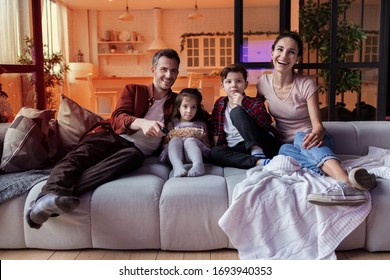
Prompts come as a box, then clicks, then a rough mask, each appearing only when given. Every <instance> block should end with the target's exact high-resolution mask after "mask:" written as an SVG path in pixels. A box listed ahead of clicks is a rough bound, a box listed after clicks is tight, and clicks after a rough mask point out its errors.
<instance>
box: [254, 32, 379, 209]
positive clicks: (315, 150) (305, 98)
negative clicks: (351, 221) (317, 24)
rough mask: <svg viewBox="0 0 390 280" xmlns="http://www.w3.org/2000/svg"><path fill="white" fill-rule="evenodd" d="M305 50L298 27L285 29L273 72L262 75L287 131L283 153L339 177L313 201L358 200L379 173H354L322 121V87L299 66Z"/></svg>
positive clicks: (262, 87) (261, 89) (261, 85)
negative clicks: (340, 156) (339, 155)
mask: <svg viewBox="0 0 390 280" xmlns="http://www.w3.org/2000/svg"><path fill="white" fill-rule="evenodd" d="M302 52H303V43H302V40H301V38H300V36H299V35H298V33H296V32H284V33H281V34H280V35H279V36H278V38H277V39H276V40H275V42H274V44H273V45H272V53H271V55H272V64H273V67H274V70H273V74H266V75H262V76H261V77H260V78H259V80H258V82H257V91H258V93H259V94H260V95H264V97H265V98H266V100H267V102H268V108H269V110H270V113H271V115H272V116H273V117H274V118H275V121H276V127H277V129H278V131H279V132H280V133H281V135H282V137H283V142H284V143H286V144H284V145H282V147H281V148H280V150H279V154H281V155H286V156H291V157H293V158H295V159H296V160H297V161H298V162H299V163H300V164H301V165H302V167H305V168H308V169H311V170H312V171H314V172H316V173H319V174H321V175H325V174H327V175H329V176H331V177H332V178H334V179H336V180H337V181H338V183H337V185H336V186H335V188H332V189H330V190H328V191H327V192H326V193H321V194H310V195H309V196H308V201H310V202H312V203H315V204H321V205H357V204H361V203H364V202H365V201H366V198H365V196H364V194H363V193H362V191H367V190H370V189H371V188H372V187H373V186H374V185H375V176H374V175H372V174H369V173H368V172H367V170H365V169H363V168H354V169H352V170H351V171H350V173H349V175H348V174H347V173H346V171H345V170H344V169H343V168H342V166H341V164H340V161H339V159H338V158H337V157H336V155H335V154H334V152H333V151H332V148H333V139H332V137H331V135H329V134H328V133H327V132H326V131H325V128H324V126H323V125H322V122H321V117H320V110H319V106H318V91H317V86H316V85H315V83H314V81H313V80H311V79H310V78H309V77H307V76H303V75H300V74H297V73H295V72H294V70H293V68H294V65H295V64H297V63H298V61H299V59H300V57H301V56H302Z"/></svg>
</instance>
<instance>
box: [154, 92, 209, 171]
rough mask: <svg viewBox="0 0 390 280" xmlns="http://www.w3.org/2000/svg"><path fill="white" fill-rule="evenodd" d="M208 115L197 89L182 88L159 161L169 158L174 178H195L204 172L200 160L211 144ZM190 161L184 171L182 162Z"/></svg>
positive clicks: (207, 152) (205, 154)
mask: <svg viewBox="0 0 390 280" xmlns="http://www.w3.org/2000/svg"><path fill="white" fill-rule="evenodd" d="M206 116H207V114H206V112H205V111H204V109H203V105H202V95H201V93H200V92H199V90H197V89H196V88H185V89H183V90H181V91H180V94H179V95H178V96H177V98H176V103H175V107H174V109H173V113H172V121H171V122H170V123H169V124H168V125H167V128H168V130H169V132H168V133H167V136H166V137H165V139H164V145H165V148H164V150H163V152H162V153H161V155H160V161H162V162H164V161H166V159H167V156H168V158H169V161H170V162H171V164H172V167H173V176H175V177H183V176H189V177H195V176H201V175H203V174H204V173H205V170H204V164H203V157H206V158H207V157H208V155H209V150H210V141H209V137H208V129H207V122H208V120H207V117H206ZM185 161H189V162H192V168H191V169H190V170H189V171H188V172H187V170H186V169H185V168H184V164H183V162H185Z"/></svg>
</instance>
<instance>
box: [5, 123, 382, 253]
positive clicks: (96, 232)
mask: <svg viewBox="0 0 390 280" xmlns="http://www.w3.org/2000/svg"><path fill="white" fill-rule="evenodd" d="M324 124H325V126H326V128H327V130H328V131H329V132H330V133H331V134H332V135H333V137H334V139H335V143H336V150H335V152H336V153H337V154H338V155H340V157H341V158H342V159H345V158H356V157H359V156H362V155H365V154H367V151H368V146H376V147H380V148H385V149H390V122H386V121H377V122H325V123H324ZM1 134H4V129H3V131H2V130H0V140H1ZM0 143H1V141H0ZM0 152H1V150H0ZM245 176H246V175H245V170H241V169H236V168H222V167H218V166H214V165H211V164H206V175H204V176H201V177H196V178H174V177H171V170H170V167H169V166H167V165H164V164H161V163H159V162H158V161H157V159H156V158H155V157H150V158H147V159H146V160H145V163H144V164H143V166H142V167H141V168H139V169H137V170H136V171H134V172H131V173H129V174H127V175H126V176H123V177H121V178H118V179H117V180H114V181H111V182H108V183H106V184H104V185H102V186H100V187H99V188H97V189H96V190H95V191H94V192H90V193H87V194H85V195H83V196H82V197H81V204H80V207H79V208H77V209H76V210H75V211H74V212H72V213H70V214H66V215H62V216H59V217H56V218H52V219H50V220H49V221H48V222H47V223H45V224H44V225H43V226H42V228H41V229H39V230H36V229H31V228H29V226H28V225H27V224H26V222H25V219H24V215H25V213H26V211H27V209H28V207H29V205H30V203H31V201H32V200H34V199H35V198H36V196H37V195H38V193H39V191H40V189H41V188H42V186H43V182H41V183H38V184H36V185H35V186H34V187H33V188H32V189H31V190H30V191H29V192H27V193H24V194H23V195H21V196H19V197H17V198H14V199H12V200H11V201H8V202H6V203H5V204H2V205H0V224H1V227H0V248H43V249H78V248H106V249H163V250H183V251H190V250H196V251H198V250H199V251H200V250H212V249H218V248H229V247H232V245H231V244H230V243H229V240H228V238H227V236H226V235H225V234H224V232H223V231H222V230H221V229H220V228H219V226H218V223H217V222H218V220H219V218H220V217H221V216H222V214H223V213H224V212H225V211H226V209H227V208H228V206H229V203H230V200H231V194H232V191H233V188H234V186H235V185H236V184H237V182H239V181H241V180H243V178H245ZM0 184H1V182H0ZM371 193H372V199H373V202H372V211H371V213H370V214H369V216H368V217H367V219H366V220H365V221H364V222H363V223H362V224H361V225H360V226H359V227H358V228H356V229H355V230H354V231H353V232H352V233H351V234H350V235H349V236H348V237H347V238H346V239H344V241H343V242H342V243H341V244H340V246H339V248H338V249H340V250H349V249H358V248H365V249H367V250H368V251H390V236H389V234H388V232H389V231H390V215H389V213H390V181H389V180H384V179H378V181H377V187H376V188H374V189H373V190H372V191H371Z"/></svg>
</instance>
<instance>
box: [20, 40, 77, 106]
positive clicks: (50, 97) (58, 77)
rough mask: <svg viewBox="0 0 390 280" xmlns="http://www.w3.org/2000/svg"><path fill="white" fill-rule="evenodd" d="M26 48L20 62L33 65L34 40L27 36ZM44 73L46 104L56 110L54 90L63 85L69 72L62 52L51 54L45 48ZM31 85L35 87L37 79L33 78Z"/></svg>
mask: <svg viewBox="0 0 390 280" xmlns="http://www.w3.org/2000/svg"><path fill="white" fill-rule="evenodd" d="M24 43H25V46H24V48H23V50H22V54H21V55H20V56H19V59H18V62H19V63H20V64H23V65H31V64H33V54H34V52H33V46H34V45H33V40H32V39H31V38H30V37H28V36H26V37H25V39H24ZM43 61H44V62H43V63H44V66H43V68H44V69H43V72H44V85H45V89H46V92H45V94H46V103H47V107H48V108H54V107H55V106H56V102H55V100H54V97H55V94H54V92H53V90H54V89H55V88H56V87H57V88H58V87H59V86H62V85H63V82H64V80H65V75H66V73H68V71H69V65H68V64H67V63H66V62H65V59H64V56H63V55H62V53H61V52H49V49H48V47H47V45H44V46H43ZM30 82H31V84H32V85H34V86H35V82H36V81H35V77H34V75H33V76H32V77H31V81H30Z"/></svg>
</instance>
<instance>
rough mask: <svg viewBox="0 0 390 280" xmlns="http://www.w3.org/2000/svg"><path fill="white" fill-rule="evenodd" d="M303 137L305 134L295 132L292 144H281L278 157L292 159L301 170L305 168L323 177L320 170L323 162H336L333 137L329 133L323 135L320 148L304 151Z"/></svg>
mask: <svg viewBox="0 0 390 280" xmlns="http://www.w3.org/2000/svg"><path fill="white" fill-rule="evenodd" d="M305 135H306V132H297V134H296V135H295V139H294V143H291V144H283V145H282V147H280V150H279V155H285V156H290V157H293V158H294V159H295V160H296V161H298V162H299V163H300V164H301V166H302V168H307V169H310V170H312V171H314V172H316V173H318V174H320V175H325V173H324V172H323V171H322V170H321V169H320V168H321V166H322V165H323V164H324V162H325V161H326V160H328V159H337V160H338V158H337V157H336V155H335V153H334V152H333V147H334V141H333V137H332V136H331V135H330V134H329V133H325V136H324V138H323V139H322V141H323V144H322V146H321V147H312V148H310V149H304V148H302V143H303V137H304V136H305Z"/></svg>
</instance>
